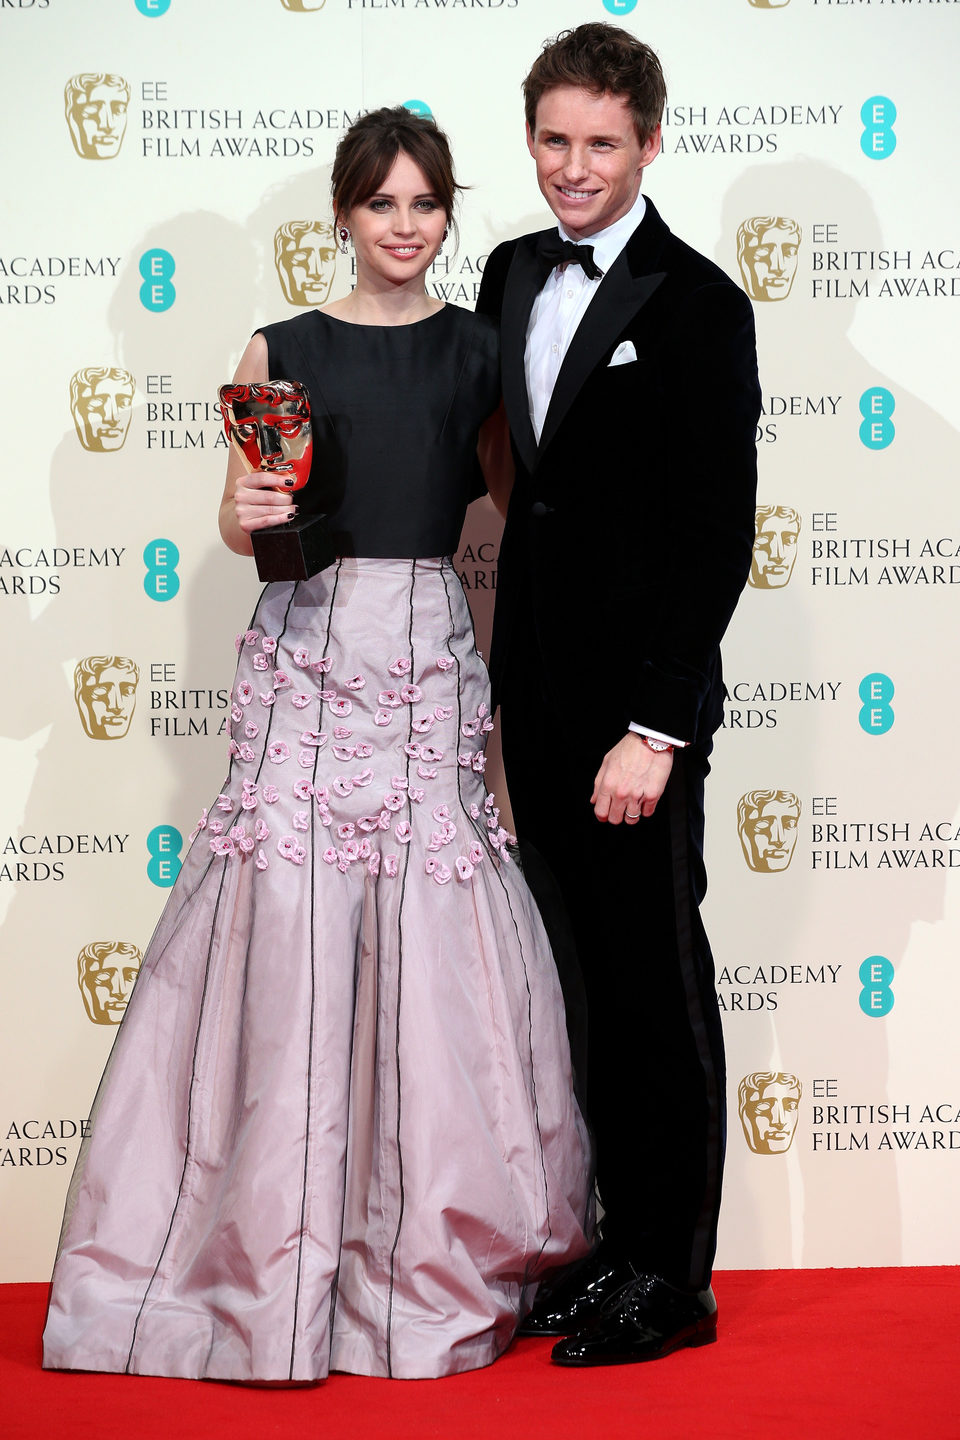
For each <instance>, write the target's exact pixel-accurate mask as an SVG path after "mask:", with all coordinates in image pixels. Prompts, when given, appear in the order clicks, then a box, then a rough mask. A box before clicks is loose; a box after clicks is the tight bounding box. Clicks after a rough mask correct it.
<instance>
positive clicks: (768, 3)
mask: <svg viewBox="0 0 960 1440" xmlns="http://www.w3.org/2000/svg"><path fill="white" fill-rule="evenodd" d="M750 4H751V5H752V6H753V8H754V9H755V10H782V9H783V7H784V5H789V4H790V0H750Z"/></svg>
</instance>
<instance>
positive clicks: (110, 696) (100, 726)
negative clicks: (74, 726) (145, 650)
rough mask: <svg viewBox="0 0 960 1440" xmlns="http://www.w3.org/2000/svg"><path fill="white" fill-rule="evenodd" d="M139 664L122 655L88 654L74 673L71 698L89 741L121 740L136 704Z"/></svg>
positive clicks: (128, 726)
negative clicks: (74, 702)
mask: <svg viewBox="0 0 960 1440" xmlns="http://www.w3.org/2000/svg"><path fill="white" fill-rule="evenodd" d="M139 683H140V667H139V665H137V663H136V661H135V660H129V659H127V657H126V656H125V655H88V656H87V657H86V659H84V660H81V661H80V663H79V665H78V666H77V668H76V669H75V670H74V672H73V698H74V700H75V701H76V705H77V710H78V712H79V715H80V719H81V721H82V722H83V728H84V731H85V732H86V734H87V735H89V736H90V739H91V740H122V739H123V737H124V736H125V735H126V733H127V731H128V730H129V729H130V721H131V720H132V719H133V712H134V709H135V707H136V703H137V685H138V684H139Z"/></svg>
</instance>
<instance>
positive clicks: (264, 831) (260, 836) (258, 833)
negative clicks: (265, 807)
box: [253, 817, 270, 840]
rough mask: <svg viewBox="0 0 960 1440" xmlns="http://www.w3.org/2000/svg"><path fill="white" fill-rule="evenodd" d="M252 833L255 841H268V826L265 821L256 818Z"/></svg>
mask: <svg viewBox="0 0 960 1440" xmlns="http://www.w3.org/2000/svg"><path fill="white" fill-rule="evenodd" d="M253 833H254V836H255V838H256V839H257V840H269V839H270V826H269V825H268V824H267V822H266V820H264V819H262V818H260V817H258V819H257V823H256V825H255V826H254V827H253Z"/></svg>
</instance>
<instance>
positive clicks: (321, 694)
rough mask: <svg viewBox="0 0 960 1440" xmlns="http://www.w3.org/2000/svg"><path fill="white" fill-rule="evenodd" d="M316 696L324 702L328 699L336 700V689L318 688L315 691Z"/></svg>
mask: <svg viewBox="0 0 960 1440" xmlns="http://www.w3.org/2000/svg"><path fill="white" fill-rule="evenodd" d="M317 698H318V699H319V700H322V701H323V702H324V703H325V704H326V702H327V701H328V700H336V698H337V691H336V690H318V691H317Z"/></svg>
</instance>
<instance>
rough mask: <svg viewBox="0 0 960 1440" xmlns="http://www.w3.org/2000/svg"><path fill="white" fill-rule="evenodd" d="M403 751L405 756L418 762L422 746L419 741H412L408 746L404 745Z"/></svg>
mask: <svg viewBox="0 0 960 1440" xmlns="http://www.w3.org/2000/svg"><path fill="white" fill-rule="evenodd" d="M403 749H404V752H405V754H407V755H409V756H410V758H411V760H418V759H419V758H420V756H421V754H422V753H423V746H422V745H421V744H420V741H419V740H412V741H411V742H410V744H409V745H404V747H403Z"/></svg>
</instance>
